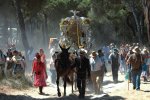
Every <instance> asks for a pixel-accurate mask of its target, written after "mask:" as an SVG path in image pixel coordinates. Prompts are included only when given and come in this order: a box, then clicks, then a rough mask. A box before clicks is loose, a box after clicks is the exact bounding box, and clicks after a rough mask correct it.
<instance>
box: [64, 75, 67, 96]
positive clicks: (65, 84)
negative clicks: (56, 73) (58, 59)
mask: <svg viewBox="0 0 150 100" xmlns="http://www.w3.org/2000/svg"><path fill="white" fill-rule="evenodd" d="M66 78H67V77H66V76H65V77H64V96H66V86H67V82H66Z"/></svg>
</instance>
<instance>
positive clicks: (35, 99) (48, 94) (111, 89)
mask: <svg viewBox="0 0 150 100" xmlns="http://www.w3.org/2000/svg"><path fill="white" fill-rule="evenodd" d="M48 80H49V79H48ZM47 83H48V86H47V87H45V88H44V90H43V92H44V93H45V95H39V94H38V88H34V87H31V88H28V89H21V90H18V89H13V88H10V87H8V86H4V85H0V100H78V91H77V90H76V91H75V92H74V93H73V94H72V93H71V87H70V86H68V87H67V95H66V96H65V97H63V96H62V97H57V89H56V85H54V84H50V82H49V81H47ZM127 83H128V82H127V81H125V80H124V75H121V74H119V83H117V84H114V83H113V82H112V76H111V73H108V74H107V75H105V77H104V83H103V93H101V94H99V95H95V94H94V93H93V92H92V91H91V90H89V88H91V86H89V85H88V86H87V89H86V97H85V99H84V100H150V93H149V92H150V82H143V81H141V90H140V91H136V90H133V89H132V84H131V83H130V84H129V90H128V84H127ZM60 89H61V92H62V91H63V87H62V86H61V87H60ZM62 94H63V92H62Z"/></svg>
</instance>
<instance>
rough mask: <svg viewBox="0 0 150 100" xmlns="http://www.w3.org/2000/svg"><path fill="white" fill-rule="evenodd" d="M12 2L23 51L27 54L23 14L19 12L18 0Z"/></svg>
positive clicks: (27, 44)
mask: <svg viewBox="0 0 150 100" xmlns="http://www.w3.org/2000/svg"><path fill="white" fill-rule="evenodd" d="M13 3H14V6H15V8H16V16H17V21H18V25H19V28H20V31H21V38H22V43H23V46H24V49H25V52H26V54H27V51H28V49H29V43H28V40H27V36H26V31H25V23H24V18H23V14H22V12H21V7H20V0H13Z"/></svg>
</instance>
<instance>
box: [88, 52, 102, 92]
mask: <svg viewBox="0 0 150 100" xmlns="http://www.w3.org/2000/svg"><path fill="white" fill-rule="evenodd" d="M90 65H91V79H92V82H93V86H94V90H95V94H99V93H100V92H102V91H101V87H102V80H103V76H104V69H105V68H104V67H103V62H102V60H101V59H100V57H99V56H98V55H97V54H96V52H95V51H93V52H92V54H91V58H90Z"/></svg>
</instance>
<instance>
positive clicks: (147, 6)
mask: <svg viewBox="0 0 150 100" xmlns="http://www.w3.org/2000/svg"><path fill="white" fill-rule="evenodd" d="M142 3H143V9H144V16H145V23H146V27H147V37H148V44H149V45H150V16H149V15H150V1H149V0H142Z"/></svg>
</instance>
